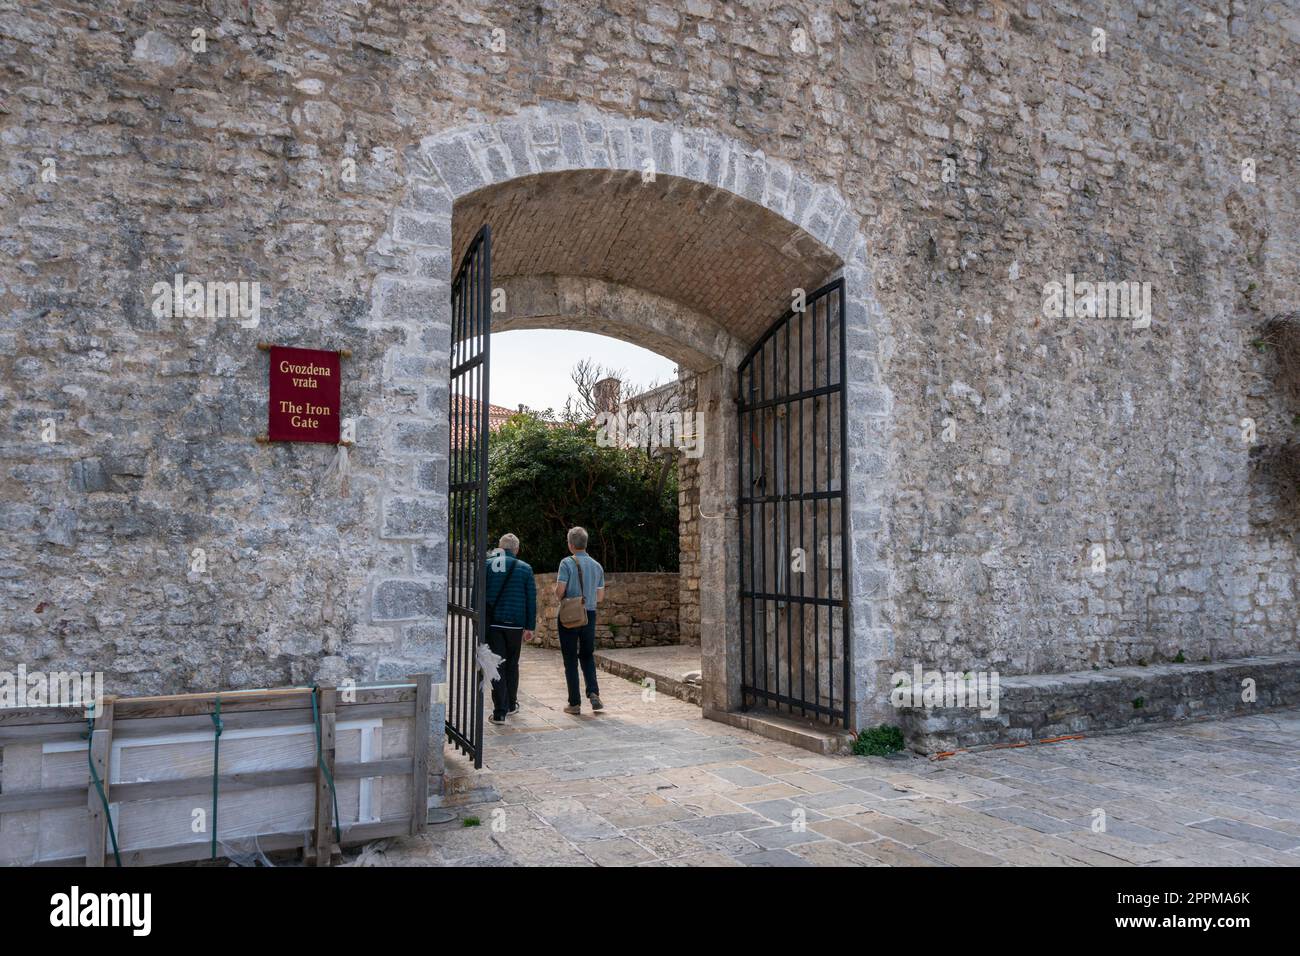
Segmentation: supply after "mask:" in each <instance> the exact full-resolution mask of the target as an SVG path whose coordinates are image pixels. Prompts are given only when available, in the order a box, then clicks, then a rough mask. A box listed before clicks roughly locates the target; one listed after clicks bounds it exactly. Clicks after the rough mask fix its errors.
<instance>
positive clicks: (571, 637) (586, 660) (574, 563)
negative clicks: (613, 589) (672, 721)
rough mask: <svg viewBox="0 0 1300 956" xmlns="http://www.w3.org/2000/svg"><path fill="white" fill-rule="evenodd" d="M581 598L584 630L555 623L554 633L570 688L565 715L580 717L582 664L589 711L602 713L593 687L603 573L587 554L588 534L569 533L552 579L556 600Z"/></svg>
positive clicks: (581, 530) (597, 689)
mask: <svg viewBox="0 0 1300 956" xmlns="http://www.w3.org/2000/svg"><path fill="white" fill-rule="evenodd" d="M579 595H581V596H582V599H583V603H584V604H585V605H586V608H587V623H586V624H585V625H584V626H583V627H573V628H571V627H565V626H564V625H563V624H561V623H560V622H559V621H558V620H557V621H556V622H555V626H556V630H557V631H558V632H559V635H560V653H561V655H562V656H563V657H564V681H565V683H566V684H568V685H569V706H568V707H566V708H564V712H565V713H566V714H580V713H582V707H581V703H580V702H581V698H580V697H579V696H578V664H579V663H581V664H582V677H583V680H584V681H585V682H586V684H587V699H588V700H590V701H591V709H592V710H604V709H605V705H604V704H602V703H601V702H600V687H599V685H598V684H597V683H596V604H597V602H599V601H600V600H602V599H603V598H604V597H605V569H604V568H602V567H601V566H600V562H599V561H597V560H596V559H595V558H593V557H592V556H591V555H589V554H587V530H586V529H585V528H570V529H569V557H567V558H565V559H564V560H563V561H561V562H560V571H559V574H557V575H556V579H555V596H556V597H557V598H559V599H560V600H563V599H564V598H566V597H578V596H579Z"/></svg>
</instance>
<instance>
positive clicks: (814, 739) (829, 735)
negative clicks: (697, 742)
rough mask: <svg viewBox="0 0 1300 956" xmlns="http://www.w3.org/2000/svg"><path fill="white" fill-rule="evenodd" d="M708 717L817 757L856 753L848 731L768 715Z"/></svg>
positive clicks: (707, 712)
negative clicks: (853, 751)
mask: <svg viewBox="0 0 1300 956" xmlns="http://www.w3.org/2000/svg"><path fill="white" fill-rule="evenodd" d="M704 716H705V717H708V718H709V719H710V720H717V721H720V722H722V723H724V724H729V725H731V726H732V727H739V728H741V729H742V730H748V731H749V732H750V733H754V734H758V735H759V736H760V737H766V738H768V739H769V740H779V741H780V742H781V743H785V744H789V745H790V746H792V747H799V748H800V749H802V750H811V751H812V752H813V753H816V754H847V753H851V752H852V748H853V740H854V735H853V734H851V733H849V732H848V731H847V730H835V729H833V728H830V727H826V726H825V725H823V724H814V723H812V722H810V721H805V720H799V719H798V718H795V717H785V716H781V715H779V714H773V713H770V712H768V711H761V710H749V711H724V710H711V709H706V710H705V711H704Z"/></svg>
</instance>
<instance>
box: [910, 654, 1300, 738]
mask: <svg viewBox="0 0 1300 956" xmlns="http://www.w3.org/2000/svg"><path fill="white" fill-rule="evenodd" d="M1247 678H1250V679H1253V680H1254V681H1255V701H1254V702H1252V703H1246V702H1245V701H1243V700H1242V699H1241V695H1242V681H1243V680H1245V679H1247ZM1296 703H1300V654H1282V655H1273V656H1268V657H1243V658H1236V659H1233V660H1226V661H1214V662H1205V663H1186V664H1154V665H1152V666H1150V667H1117V668H1112V669H1108V670H1101V671H1076V672H1070V673H1061V674H1024V675H1019V676H1015V677H1006V678H1001V679H1000V680H999V700H998V712H997V714H996V716H990V717H983V716H981V715H980V712H979V710H978V709H976V708H970V707H953V708H928V709H927V708H912V707H905V708H900V709H899V710H898V711H897V713H898V718H899V719H898V724H899V725H900V726H901V727H902V728H903V733H904V735H905V736H906V738H907V743H908V746H909V747H911V748H912V749H913V750H916V751H918V752H920V753H938V752H944V751H951V750H963V749H971V748H976V747H985V746H992V745H997V744H1007V743H1027V742H1030V741H1034V740H1043V739H1048V738H1052V737H1062V736H1066V735H1069V734H1084V733H1086V734H1097V733H1102V732H1107V731H1117V730H1129V729H1135V728H1140V727H1150V726H1159V725H1162V724H1170V723H1175V722H1179V721H1185V720H1202V719H1209V718H1214V717H1229V716H1243V715H1248V714H1257V713H1261V712H1263V711H1266V710H1272V709H1275V708H1279V707H1287V706H1292V705H1294V704H1296Z"/></svg>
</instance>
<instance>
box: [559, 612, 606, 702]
mask: <svg viewBox="0 0 1300 956" xmlns="http://www.w3.org/2000/svg"><path fill="white" fill-rule="evenodd" d="M555 623H556V628H557V630H559V632H560V654H561V655H563V657H564V682H565V683H566V684H568V685H569V706H570V707H577V706H578V705H579V704H580V703H581V702H582V698H581V697H579V696H578V664H582V678H583V680H584V681H586V683H587V696H588V697H590V696H591V695H592V694H599V693H600V686H599V685H598V684H597V683H596V612H595V611H588V612H587V623H586V625H585V626H583V627H565V626H564V625H563V624H561V623H560V622H559V621H556V622H555Z"/></svg>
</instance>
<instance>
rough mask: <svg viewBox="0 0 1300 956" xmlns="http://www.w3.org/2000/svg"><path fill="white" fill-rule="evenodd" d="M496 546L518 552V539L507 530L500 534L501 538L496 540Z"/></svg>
mask: <svg viewBox="0 0 1300 956" xmlns="http://www.w3.org/2000/svg"><path fill="white" fill-rule="evenodd" d="M497 547H498V548H501V549H502V550H503V551H512V552H514V553H515V554H518V553H519V539H518V538H517V537H515V536H514V535H513V534H510V533H509V532H507V533H505V534H503V535H502V536H501V540H500V541H498V542H497Z"/></svg>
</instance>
